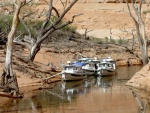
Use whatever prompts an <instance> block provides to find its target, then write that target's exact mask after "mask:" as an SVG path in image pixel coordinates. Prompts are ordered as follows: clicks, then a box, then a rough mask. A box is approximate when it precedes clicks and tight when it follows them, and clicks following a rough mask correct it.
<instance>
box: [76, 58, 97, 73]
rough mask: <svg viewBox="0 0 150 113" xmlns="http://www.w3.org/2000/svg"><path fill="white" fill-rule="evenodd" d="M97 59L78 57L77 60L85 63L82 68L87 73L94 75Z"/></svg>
mask: <svg viewBox="0 0 150 113" xmlns="http://www.w3.org/2000/svg"><path fill="white" fill-rule="evenodd" d="M94 60H95V59H93V58H81V59H78V60H77V62H80V63H84V66H82V69H83V70H85V72H86V75H87V76H88V75H94V74H95V73H96V71H97V70H96V69H97V68H96V67H97V66H96V63H95V62H94Z"/></svg>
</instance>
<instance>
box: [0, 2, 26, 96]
mask: <svg viewBox="0 0 150 113" xmlns="http://www.w3.org/2000/svg"><path fill="white" fill-rule="evenodd" d="M25 3H26V0H16V1H15V12H14V15H13V21H12V26H11V30H10V32H9V34H8V41H7V50H6V58H5V67H4V69H3V73H2V76H1V88H2V89H4V90H3V91H7V92H8V93H11V94H14V95H15V96H19V87H18V83H17V79H16V75H15V73H14V72H13V68H12V50H13V40H14V37H15V34H16V31H17V27H18V23H19V13H20V10H21V7H22V6H23V5H24V4H25Z"/></svg>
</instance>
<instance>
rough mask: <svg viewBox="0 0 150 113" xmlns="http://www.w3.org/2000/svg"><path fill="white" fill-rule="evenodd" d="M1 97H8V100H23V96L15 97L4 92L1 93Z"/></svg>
mask: <svg viewBox="0 0 150 113" xmlns="http://www.w3.org/2000/svg"><path fill="white" fill-rule="evenodd" d="M0 96H2V97H8V98H13V99H17V98H23V94H22V95H20V96H15V95H12V94H8V93H4V92H0Z"/></svg>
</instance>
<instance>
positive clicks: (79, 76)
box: [62, 73, 86, 81]
mask: <svg viewBox="0 0 150 113" xmlns="http://www.w3.org/2000/svg"><path fill="white" fill-rule="evenodd" d="M85 78H86V75H85V74H73V73H63V74H62V80H63V81H75V80H82V79H85Z"/></svg>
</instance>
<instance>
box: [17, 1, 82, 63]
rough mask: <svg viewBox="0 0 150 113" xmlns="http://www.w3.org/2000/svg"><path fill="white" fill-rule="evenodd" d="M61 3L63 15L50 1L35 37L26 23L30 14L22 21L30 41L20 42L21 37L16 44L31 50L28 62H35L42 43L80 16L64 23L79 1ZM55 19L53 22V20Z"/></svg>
mask: <svg viewBox="0 0 150 113" xmlns="http://www.w3.org/2000/svg"><path fill="white" fill-rule="evenodd" d="M59 1H60V3H61V4H62V6H63V8H64V9H63V10H61V13H60V12H59V11H58V9H57V8H56V7H54V2H53V0H49V3H48V2H46V3H48V5H49V9H48V11H47V14H46V16H45V20H43V23H42V25H41V27H40V30H38V31H37V36H36V37H33V36H32V33H31V30H30V29H29V28H28V26H27V24H26V22H24V18H26V17H28V16H29V15H30V14H31V13H30V14H27V15H25V16H23V18H22V19H21V21H22V23H23V25H24V26H25V28H26V30H27V31H28V34H29V35H28V40H24V41H23V42H22V41H20V40H19V37H17V38H15V40H14V42H15V43H18V44H21V45H24V46H26V47H27V48H28V49H29V50H30V53H29V55H28V60H29V61H33V60H34V58H35V56H36V54H37V53H38V51H39V50H40V49H41V44H42V42H43V41H44V40H45V39H47V38H49V36H50V35H51V34H52V33H53V32H55V31H56V30H58V29H61V28H63V27H65V26H67V25H69V24H71V23H73V21H74V18H75V17H76V16H79V15H80V14H78V15H74V16H73V17H72V19H71V20H69V21H66V22H62V19H63V18H64V16H65V15H66V14H67V13H68V11H69V10H70V9H71V8H72V7H73V5H74V4H75V3H76V2H77V1H78V0H72V1H69V2H67V1H68V0H66V2H63V1H62V0H59ZM52 18H53V20H52Z"/></svg>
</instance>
